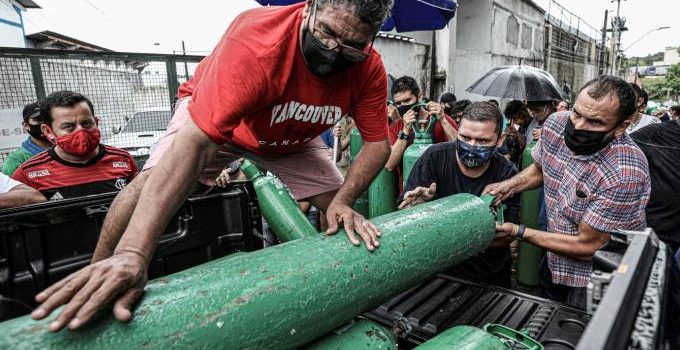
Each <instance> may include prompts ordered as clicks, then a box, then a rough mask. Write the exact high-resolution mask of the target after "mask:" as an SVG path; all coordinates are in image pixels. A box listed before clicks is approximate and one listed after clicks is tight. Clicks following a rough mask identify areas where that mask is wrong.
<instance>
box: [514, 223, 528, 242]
mask: <svg viewBox="0 0 680 350" xmlns="http://www.w3.org/2000/svg"><path fill="white" fill-rule="evenodd" d="M526 229H527V227H526V226H524V225H519V229H518V230H517V234H516V235H515V239H516V240H518V241H520V242H523V241H524V231H526Z"/></svg>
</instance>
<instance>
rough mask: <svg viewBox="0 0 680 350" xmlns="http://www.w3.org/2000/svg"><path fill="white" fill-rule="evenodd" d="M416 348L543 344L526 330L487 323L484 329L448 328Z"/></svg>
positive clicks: (537, 347) (506, 348)
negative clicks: (531, 336) (520, 330)
mask: <svg viewBox="0 0 680 350" xmlns="http://www.w3.org/2000/svg"><path fill="white" fill-rule="evenodd" d="M415 349H416V350H511V349H526V350H543V345H542V344H541V343H539V342H537V341H536V340H534V339H533V338H530V337H529V336H528V335H527V333H526V332H518V331H516V330H514V329H512V328H509V327H506V326H503V325H499V324H487V325H486V326H484V329H483V330H482V329H479V328H476V327H471V326H457V327H453V328H449V329H447V330H446V331H444V332H442V333H441V334H439V335H437V336H436V337H434V338H432V339H430V340H428V341H426V342H425V343H423V344H421V345H419V346H418V347H416V348H415Z"/></svg>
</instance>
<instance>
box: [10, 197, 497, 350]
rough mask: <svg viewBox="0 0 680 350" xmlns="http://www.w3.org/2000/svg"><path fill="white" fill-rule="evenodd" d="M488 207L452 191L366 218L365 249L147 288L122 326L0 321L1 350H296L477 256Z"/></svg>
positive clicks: (239, 265) (486, 233)
mask: <svg viewBox="0 0 680 350" xmlns="http://www.w3.org/2000/svg"><path fill="white" fill-rule="evenodd" d="M489 202H490V200H489V199H488V198H485V199H484V200H482V198H479V197H475V196H473V195H470V194H458V195H455V196H450V197H447V198H442V199H439V200H436V201H432V202H429V203H424V204H421V205H419V206H417V207H414V208H409V209H405V210H401V211H397V212H393V213H390V214H387V215H383V216H381V217H378V218H375V219H373V220H372V222H373V223H374V224H375V225H376V226H377V227H378V228H379V229H380V230H381V231H382V233H383V234H382V236H381V238H380V247H379V248H377V249H376V250H375V251H374V252H369V251H367V250H366V248H365V247H364V246H360V247H357V246H354V245H353V244H352V243H351V242H350V241H349V240H348V239H347V237H346V234H345V232H344V231H343V230H340V232H338V233H337V234H335V235H332V236H326V235H312V236H309V237H303V238H300V239H296V240H293V241H290V242H287V243H283V244H280V245H277V246H274V247H271V248H267V249H262V250H259V251H255V252H251V253H248V254H243V255H241V256H238V257H233V258H228V257H227V258H223V259H218V260H214V261H212V262H210V263H207V264H203V265H200V266H197V267H193V268H190V269H187V270H185V271H182V272H179V273H176V274H173V275H170V276H166V277H163V278H160V279H157V280H154V281H151V282H150V283H149V284H148V285H147V286H146V289H145V294H144V297H143V299H142V300H141V301H140V302H139V303H138V305H137V307H136V310H135V315H134V319H133V320H132V322H130V323H128V324H124V323H119V322H117V321H115V320H114V318H113V317H112V315H111V311H110V310H105V311H104V313H103V314H102V315H100V317H98V318H97V319H96V321H95V322H94V323H93V324H91V325H89V326H87V327H85V328H83V329H82V330H79V331H77V332H71V331H62V332H59V333H49V332H48V331H47V326H48V324H49V323H50V322H51V321H52V320H53V319H54V317H56V316H55V315H52V316H50V317H48V318H46V319H45V320H42V321H33V320H32V319H31V318H30V316H24V317H20V318H16V319H14V320H10V321H7V322H4V323H2V324H0V329H2V332H0V349H3V348H9V349H14V350H21V349H46V348H47V349H64V348H68V349H93V348H97V349H121V348H123V349H139V348H149V349H156V348H169V347H174V348H222V349H246V348H248V349H292V348H297V347H299V346H302V345H304V344H307V343H309V342H311V341H313V340H315V339H317V338H318V337H320V336H323V335H325V334H327V333H328V332H330V331H332V330H334V329H336V328H337V327H339V326H341V325H342V324H344V323H346V322H348V321H349V320H351V319H353V318H354V317H355V316H356V315H359V314H361V313H364V312H366V311H368V310H372V309H374V308H375V307H377V306H379V305H381V304H383V303H384V302H386V301H388V300H389V299H391V298H392V297H394V296H395V295H397V294H399V293H401V292H403V291H404V290H407V289H408V288H411V287H413V286H414V285H416V284H418V283H421V282H423V281H426V280H428V279H429V278H431V277H432V276H434V275H435V274H436V273H437V272H439V271H441V270H444V269H446V268H448V267H449V266H451V265H454V264H456V263H459V262H460V261H463V260H465V259H467V258H469V257H470V256H473V255H474V254H477V253H478V252H480V251H481V250H483V249H485V248H486V247H487V246H488V245H489V243H490V242H491V241H492V240H493V238H494V236H495V227H496V226H495V217H494V214H493V212H492V211H491V209H490V207H489ZM60 310H62V309H59V310H57V311H60Z"/></svg>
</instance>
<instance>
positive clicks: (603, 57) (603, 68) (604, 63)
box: [598, 10, 609, 75]
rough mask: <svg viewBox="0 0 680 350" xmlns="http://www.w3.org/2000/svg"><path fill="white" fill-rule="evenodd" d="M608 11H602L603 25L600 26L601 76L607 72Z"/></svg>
mask: <svg viewBox="0 0 680 350" xmlns="http://www.w3.org/2000/svg"><path fill="white" fill-rule="evenodd" d="M608 16H609V10H604V24H603V25H602V50H601V51H600V62H599V65H598V66H599V73H600V75H603V74H605V73H606V71H607V61H606V58H607V50H606V48H607V17H608Z"/></svg>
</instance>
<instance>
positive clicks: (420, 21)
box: [256, 0, 458, 32]
mask: <svg viewBox="0 0 680 350" xmlns="http://www.w3.org/2000/svg"><path fill="white" fill-rule="evenodd" d="M256 1H257V2H259V3H260V4H261V5H290V4H294V3H298V2H302V1H303V0H256ZM456 7H458V4H456V2H455V1H454V0H394V7H392V16H391V17H389V18H388V19H387V20H386V21H385V23H384V24H383V26H382V28H381V30H383V31H391V30H393V29H396V30H397V32H412V31H418V30H438V29H442V28H444V27H446V25H447V24H448V23H449V21H450V20H451V19H452V18H453V16H454V15H455V14H456Z"/></svg>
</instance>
